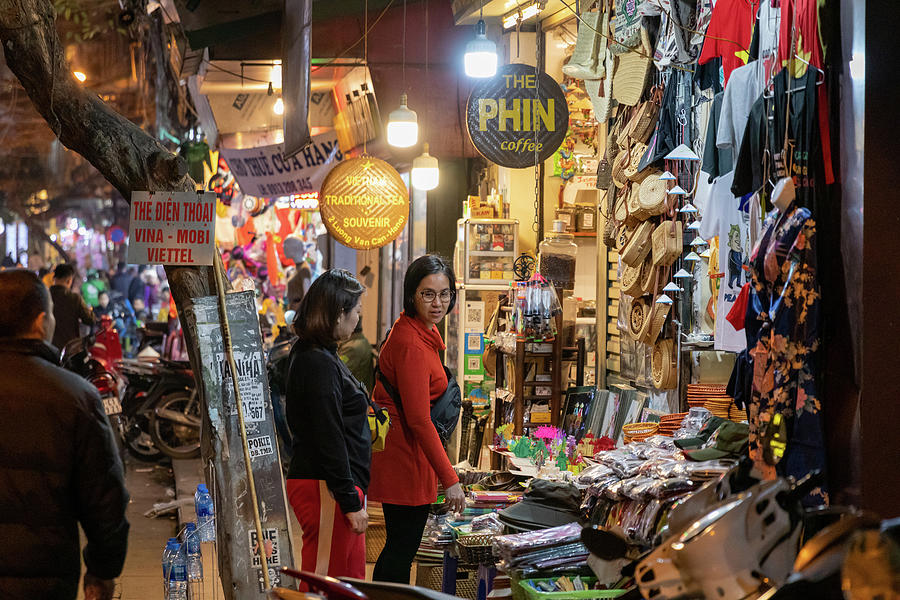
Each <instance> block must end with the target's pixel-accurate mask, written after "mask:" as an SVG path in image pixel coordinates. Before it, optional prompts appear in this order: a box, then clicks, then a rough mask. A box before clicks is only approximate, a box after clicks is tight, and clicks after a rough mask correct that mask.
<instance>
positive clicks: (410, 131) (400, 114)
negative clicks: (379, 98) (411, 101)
mask: <svg viewBox="0 0 900 600" xmlns="http://www.w3.org/2000/svg"><path fill="white" fill-rule="evenodd" d="M406 102H407V99H406V94H401V95H400V108H398V109H397V110H395V111H394V112H392V113H391V114H390V115H388V124H387V141H388V144H390V145H391V146H394V147H396V148H409V147H410V146H413V145H415V143H416V142H417V141H419V122H418V117H416V113H415V111H412V110H410V109H409V107H408V106H406Z"/></svg>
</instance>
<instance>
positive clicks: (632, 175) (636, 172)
mask: <svg viewBox="0 0 900 600" xmlns="http://www.w3.org/2000/svg"><path fill="white" fill-rule="evenodd" d="M646 151H647V144H644V143H641V142H635V143H634V145H632V146H631V150H630V152H629V161H628V166H627V167H625V170H624V175H625V177H627V178H628V180H629V181H633V182H634V183H641V182H642V181H644V179H646V178H647V176H648V175H650V173H651V172H652V171H651V170H650V169H649V168H647V169H643V170H641V169H640V168H639V165H640V163H641V157H642V156H644V153H645V152H646Z"/></svg>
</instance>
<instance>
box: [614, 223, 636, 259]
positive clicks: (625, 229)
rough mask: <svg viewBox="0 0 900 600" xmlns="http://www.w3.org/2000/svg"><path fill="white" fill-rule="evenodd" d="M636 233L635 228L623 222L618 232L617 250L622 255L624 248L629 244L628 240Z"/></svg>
mask: <svg viewBox="0 0 900 600" xmlns="http://www.w3.org/2000/svg"><path fill="white" fill-rule="evenodd" d="M632 235H634V229H633V228H631V227H629V226H628V225H626V224H625V223H623V224H622V225H619V230H618V231H617V232H616V252H618V253H619V254H620V255H621V254H622V250H624V249H625V246H626V245H627V244H628V240H630V239H631V236H632Z"/></svg>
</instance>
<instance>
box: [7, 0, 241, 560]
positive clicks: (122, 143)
mask: <svg viewBox="0 0 900 600" xmlns="http://www.w3.org/2000/svg"><path fill="white" fill-rule="evenodd" d="M0 41H2V43H3V53H4V55H5V57H6V64H7V66H8V67H9V68H10V70H11V71H12V72H13V73H14V74H15V76H16V77H17V78H18V79H19V81H20V82H21V83H22V86H23V87H24V88H25V91H26V93H27V94H28V96H29V98H31V101H32V102H33V103H34V106H35V108H37V110H38V112H39V113H40V114H41V116H43V117H44V119H45V120H46V121H47V123H48V124H49V125H50V129H52V130H53V132H54V133H55V134H56V135H57V136H58V137H59V140H60V141H61V142H62V143H63V144H64V145H65V146H66V147H67V148H69V149H71V150H74V151H76V152H78V153H79V154H81V155H82V156H83V157H84V158H86V159H87V160H88V161H89V162H90V163H91V164H92V165H93V166H94V167H95V168H96V169H97V170H98V171H100V173H101V174H102V175H103V176H104V177H105V178H106V179H107V181H109V182H110V183H111V184H112V185H113V186H115V187H116V189H118V190H119V192H120V193H121V194H122V197H124V198H125V200H126V201H128V202H129V204H130V200H131V192H132V191H135V190H140V191H181V192H186V191H194V190H195V189H196V184H195V183H194V181H193V180H192V179H191V178H190V177H189V176H188V175H187V165H186V164H185V161H184V160H183V159H182V158H181V157H179V156H176V155H175V154H172V153H171V152H169V151H168V150H166V149H165V148H164V147H163V146H162V144H160V143H159V142H158V141H157V140H156V139H154V138H153V137H152V136H150V135H148V134H147V133H145V132H144V131H143V130H142V129H141V128H140V127H138V126H137V125H135V124H134V123H132V122H131V121H129V120H128V119H126V118H125V117H123V116H122V115H120V114H119V113H117V112H116V111H114V110H112V108H110V107H109V106H107V105H106V104H105V103H104V102H103V101H102V100H100V98H98V97H97V96H96V95H95V94H92V93H90V92H88V91H87V90H85V89H84V88H83V87H81V86H80V85H79V84H78V83H77V82H76V80H75V78H74V77H73V76H72V71H71V68H70V67H69V65H68V63H67V62H66V58H65V54H64V46H63V44H62V42H61V40H60V39H59V34H58V32H57V30H56V14H55V11H54V8H53V4H52V2H51V0H0ZM213 268H216V269H222V263H221V259H220V258H218V254H217V255H216V264H215V265H214V267H166V275H167V277H168V279H169V287H170V289H171V292H172V297H173V298H174V299H175V305H176V307H177V308H178V314H179V317H182V322H183V316H184V313H185V311H186V310H189V309H190V308H191V307H192V306H193V303H194V300H193V299H194V298H200V297H203V296H213V295H215V294H216V280H215V272H214V271H213ZM225 281H227V280H225ZM226 285H227V284H226ZM184 335H185V345H186V347H187V348H188V353H189V356H190V361H191V367H192V368H193V370H194V373H195V377H196V378H199V377H200V372H201V368H200V354H199V349H198V346H197V340H196V339H194V336H193V334H192V333H191V332H190V331H189V329H187V328H185V329H184ZM197 386H198V389H201V390H202V389H203V387H202V382H200V381H198V382H197ZM204 408H205V398H204ZM203 413H204V431H206V432H208V431H209V430H210V428H209V422H208V419H209V417H208V415H207V414H206V411H205V410H204V411H203ZM203 438H204V444H203V458H204V462H205V463H206V464H209V462H210V461H211V460H212V458H213V454H212V447H211V444H210V443H209V439H208V438H209V436H208V435H204V436H203ZM224 553H227V550H224ZM224 553H223V554H224ZM220 562H223V563H227V562H228V557H227V556H222V555H220ZM223 575H224V573H223Z"/></svg>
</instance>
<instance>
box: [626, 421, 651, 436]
mask: <svg viewBox="0 0 900 600" xmlns="http://www.w3.org/2000/svg"><path fill="white" fill-rule="evenodd" d="M622 431H623V432H625V433H626V434H627V435H629V436H630V437H632V438H638V437H650V436H651V435H653V434H654V433H656V432H657V431H659V423H626V424H625V425H623V426H622Z"/></svg>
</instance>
